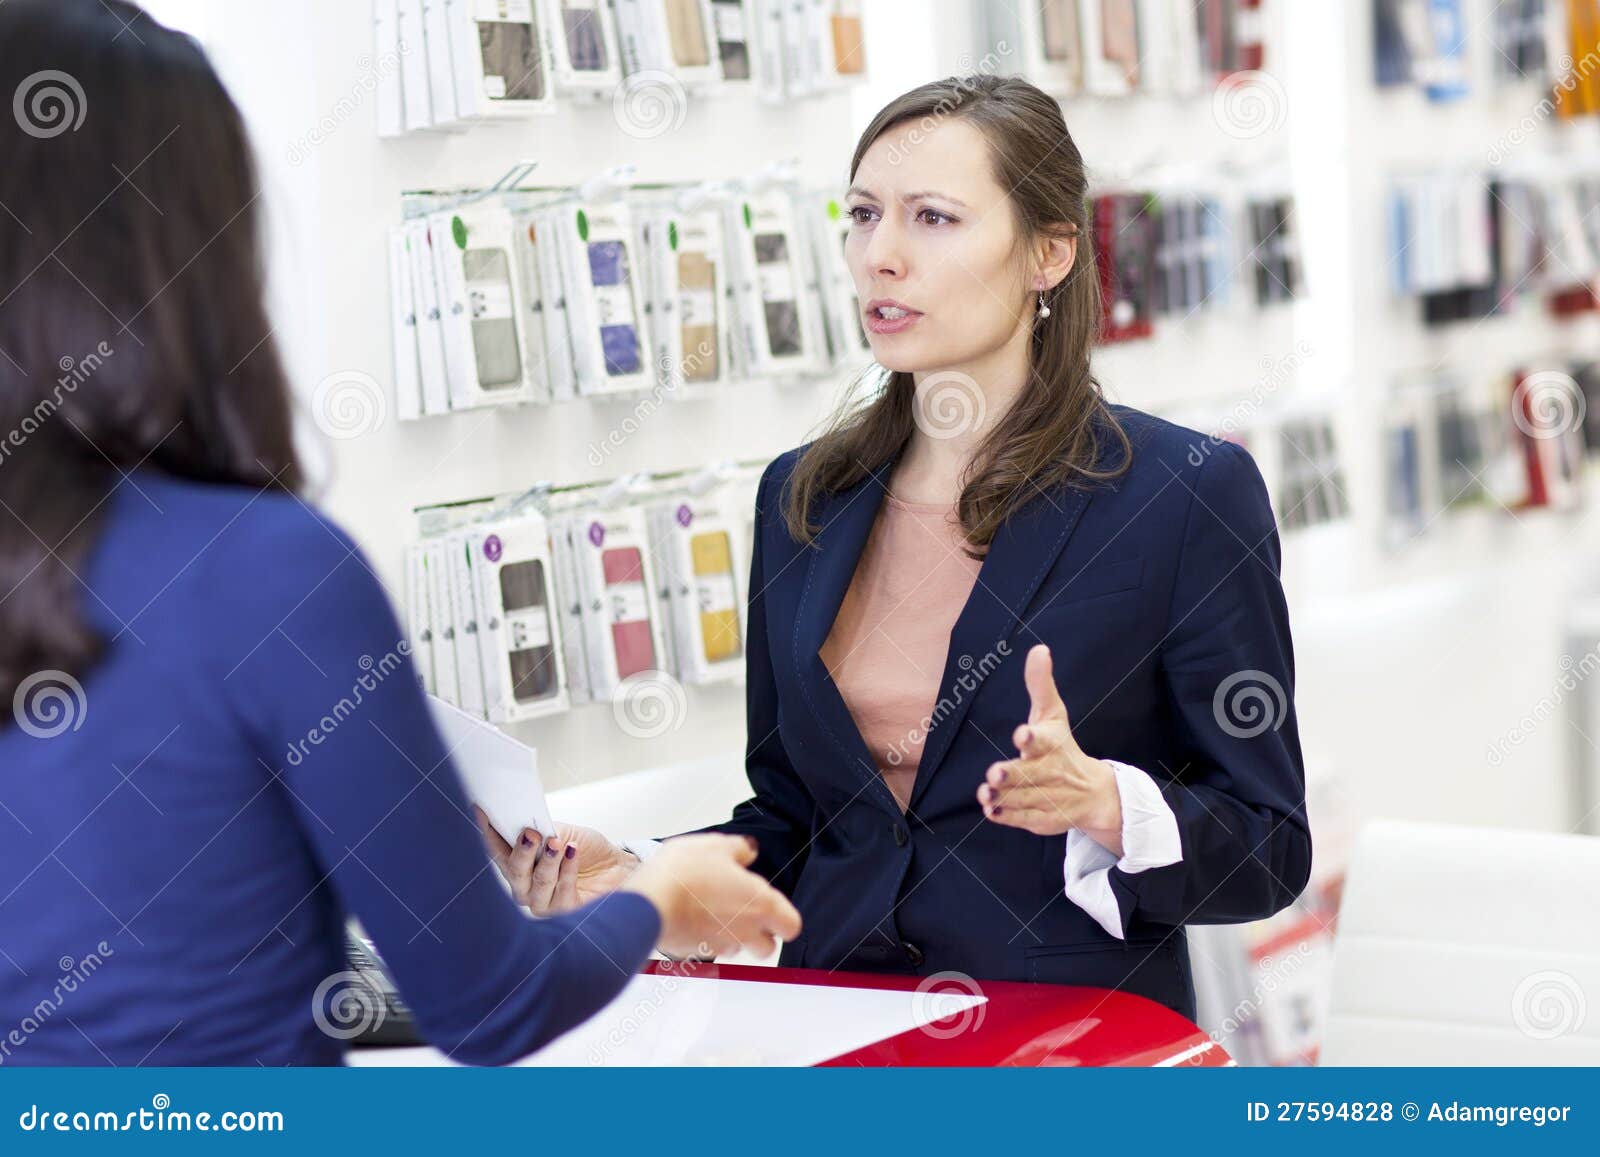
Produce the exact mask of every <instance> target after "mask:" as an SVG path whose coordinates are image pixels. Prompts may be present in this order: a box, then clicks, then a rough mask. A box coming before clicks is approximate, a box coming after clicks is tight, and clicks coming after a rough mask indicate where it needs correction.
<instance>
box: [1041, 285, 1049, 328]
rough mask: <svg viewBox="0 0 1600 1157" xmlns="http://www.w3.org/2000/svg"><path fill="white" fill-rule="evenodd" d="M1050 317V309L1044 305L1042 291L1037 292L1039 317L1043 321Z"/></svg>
mask: <svg viewBox="0 0 1600 1157" xmlns="http://www.w3.org/2000/svg"><path fill="white" fill-rule="evenodd" d="M1049 316H1050V307H1049V306H1048V305H1046V304H1045V303H1044V290H1042V289H1041V290H1040V291H1039V317H1040V319H1041V320H1042V319H1044V318H1047V317H1049Z"/></svg>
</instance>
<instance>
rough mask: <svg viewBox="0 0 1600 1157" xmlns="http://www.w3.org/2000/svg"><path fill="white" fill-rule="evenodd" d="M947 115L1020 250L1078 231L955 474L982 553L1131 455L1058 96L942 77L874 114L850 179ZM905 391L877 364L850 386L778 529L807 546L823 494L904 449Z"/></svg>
mask: <svg viewBox="0 0 1600 1157" xmlns="http://www.w3.org/2000/svg"><path fill="white" fill-rule="evenodd" d="M953 116H955V117H965V118H967V119H968V120H969V121H970V122H971V123H972V124H973V125H974V126H975V127H976V128H977V129H979V130H980V131H981V132H982V133H983V135H984V137H985V139H986V140H987V141H988V144H989V157H990V162H991V163H992V165H993V166H994V175H995V179H996V180H997V181H999V183H1000V184H1001V186H1002V187H1004V188H1006V189H1009V190H1010V201H1011V205H1012V209H1013V212H1014V214H1015V218H1016V224H1017V229H1018V233H1019V236H1020V242H1019V244H1020V245H1022V246H1026V245H1028V244H1031V243H1033V242H1034V241H1036V240H1038V239H1039V238H1041V237H1045V236H1050V235H1068V234H1072V233H1076V235H1077V254H1076V257H1075V258H1074V261H1073V266H1072V270H1071V272H1070V273H1069V274H1068V275H1067V276H1066V277H1065V278H1063V279H1062V281H1061V282H1060V284H1058V285H1057V286H1055V287H1054V288H1053V289H1050V290H1047V291H1046V292H1045V302H1046V304H1047V305H1048V306H1049V307H1050V316H1049V318H1048V319H1045V320H1043V321H1040V322H1039V323H1038V324H1037V325H1035V326H1034V330H1033V337H1032V340H1031V342H1030V345H1029V359H1028V361H1029V382H1028V385H1027V387H1026V388H1025V389H1024V390H1023V391H1022V392H1021V394H1019V395H1018V397H1017V399H1016V401H1015V402H1014V403H1013V404H1012V406H1011V407H1010V408H1009V409H1008V410H1007V412H1006V413H1005V415H1004V416H1003V417H1002V418H1001V419H1000V421H999V422H998V423H996V425H995V427H994V428H993V429H992V430H990V431H989V433H988V434H987V435H985V436H984V438H983V441H982V442H981V443H980V444H979V446H978V449H977V451H976V453H975V454H974V455H973V458H972V461H971V463H970V465H969V467H968V469H967V472H966V476H965V478H964V479H963V484H962V491H961V498H960V501H959V503H958V506H957V515H958V517H959V519H960V522H961V527H962V530H963V532H964V534H965V536H966V539H967V542H968V544H969V546H970V547H972V548H985V547H987V546H988V544H989V543H990V542H991V541H992V540H993V538H994V535H995V532H996V530H998V529H999V527H1000V526H1001V525H1002V524H1003V523H1004V522H1005V520H1006V519H1007V518H1008V517H1010V515H1011V514H1012V513H1013V512H1014V511H1015V510H1016V508H1017V507H1018V506H1020V505H1021V504H1022V503H1023V502H1024V501H1026V500H1027V499H1028V498H1029V497H1030V496H1031V495H1033V494H1035V493H1037V492H1038V491H1039V490H1049V489H1050V488H1051V487H1052V486H1054V485H1058V484H1061V485H1066V486H1084V485H1090V484H1094V483H1096V482H1103V481H1107V480H1110V479H1113V478H1116V477H1119V476H1120V475H1121V474H1123V473H1124V472H1125V471H1126V470H1127V469H1128V465H1129V462H1130V461H1131V458H1132V450H1133V448H1132V445H1131V443H1130V442H1129V440H1128V436H1127V433H1126V432H1125V431H1124V430H1123V429H1122V427H1121V426H1120V425H1119V424H1118V422H1117V420H1116V418H1115V417H1114V416H1113V415H1112V413H1111V411H1110V409H1109V408H1108V407H1107V405H1106V402H1105V398H1104V396H1103V395H1102V394H1101V391H1100V383H1099V382H1098V381H1096V380H1095V377H1094V375H1093V374H1092V373H1091V372H1090V369H1089V351H1090V348H1091V347H1092V345H1093V344H1094V340H1095V337H1096V335H1097V334H1098V332H1099V328H1100V282H1099V278H1098V274H1097V272H1096V269H1095V254H1094V247H1093V245H1092V243H1091V241H1090V236H1089V221H1088V206H1087V201H1086V191H1087V183H1088V179H1087V176H1086V174H1085V172H1084V165H1083V157H1082V156H1081V155H1080V154H1079V152H1078V146H1077V145H1076V144H1074V143H1073V140H1072V136H1071V134H1070V133H1068V132H1067V125H1066V122H1065V120H1063V119H1062V116H1061V108H1060V106H1059V105H1058V104H1057V103H1056V101H1055V100H1054V98H1052V97H1050V96H1048V95H1046V94H1045V93H1044V92H1041V91H1040V90H1039V89H1038V88H1036V87H1035V86H1033V85H1031V84H1029V83H1028V82H1027V81H1025V80H1020V79H1017V78H1015V77H996V76H987V75H976V76H952V77H947V78H945V79H944V80H936V81H933V82H931V83H929V84H925V85H922V86H921V87H920V88H914V89H912V90H911V91H910V92H908V93H906V94H905V95H903V96H901V97H899V98H897V99H896V100H893V101H891V102H890V103H889V104H887V105H886V106H884V108H883V109H882V111H880V112H879V113H878V115H877V116H876V117H874V118H873V120H872V123H871V124H869V125H868V126H867V128H866V131H864V132H863V133H862V134H861V140H860V142H859V143H858V144H857V145H856V151H855V155H854V157H852V158H851V161H850V179H851V180H852V181H853V180H854V179H855V175H856V170H857V169H858V168H859V167H860V165H861V158H862V157H863V156H865V154H866V152H867V150H868V149H869V148H870V147H871V146H872V144H873V142H874V141H876V140H877V139H878V138H879V137H880V136H882V135H883V134H884V133H885V132H887V131H888V130H889V129H891V128H894V127H895V126H897V125H900V124H903V123H905V122H907V121H922V122H923V123H925V124H932V123H936V122H937V121H938V120H940V119H943V118H945V117H953ZM1019 252H1020V249H1019ZM863 392H866V393H867V394H868V396H867V397H866V399H865V401H862V400H861V395H862V393H863ZM915 393H916V387H915V381H914V379H913V377H912V375H911V374H910V373H907V372H904V371H892V372H891V371H884V370H883V369H882V368H881V367H877V368H875V369H874V370H869V371H868V372H867V373H866V374H864V375H862V377H861V378H859V379H858V380H857V382H856V383H855V389H854V390H852V392H851V394H850V395H849V396H847V398H846V399H845V401H844V403H843V404H842V405H841V406H840V407H839V408H838V410H837V411H836V412H835V413H834V415H833V417H832V419H831V420H830V421H829V423H828V425H827V428H826V429H825V431H824V432H823V433H822V434H821V435H820V436H819V437H818V438H817V439H816V440H815V441H814V442H812V443H811V445H810V446H808V447H807V448H806V450H805V452H804V453H803V454H802V455H801V456H800V460H799V462H797V463H796V465H795V468H794V471H793V473H792V474H791V475H790V478H789V484H788V487H787V488H786V491H785V500H784V507H783V510H784V521H785V523H786V524H787V526H788V530H789V534H790V535H791V536H792V537H793V538H794V539H795V540H796V541H798V542H802V543H807V544H809V543H811V542H812V540H813V539H814V538H815V537H816V535H817V534H818V533H819V531H820V529H821V528H820V527H816V526H813V525H812V524H811V521H810V517H809V515H810V511H811V509H812V504H813V502H814V501H815V500H816V499H817V497H818V496H819V495H820V494H822V493H824V492H832V491H837V490H843V489H847V488H849V487H850V486H853V485H855V484H856V483H857V482H859V481H861V480H862V479H863V478H865V477H867V475H868V474H869V473H873V472H876V471H877V470H878V469H879V468H880V467H881V466H883V465H884V464H885V463H887V462H888V461H890V460H891V459H892V458H894V457H895V455H897V454H898V453H899V452H900V450H901V449H902V448H903V447H904V446H905V444H906V442H907V441H908V440H909V439H910V437H911V435H912V432H913V430H914V428H915V421H914V415H915V409H914V407H915V404H916V402H915ZM1102 436H1109V437H1110V438H1112V439H1114V440H1117V441H1120V443H1121V445H1122V448H1123V453H1122V455H1121V461H1120V462H1119V463H1118V465H1117V466H1116V467H1115V468H1114V469H1109V470H1096V464H1097V461H1098V457H1099V454H1100V453H1101V446H1102V442H1101V438H1102ZM978 553H979V550H974V551H973V554H974V555H975V556H976V555H977V554H978Z"/></svg>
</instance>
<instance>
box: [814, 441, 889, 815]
mask: <svg viewBox="0 0 1600 1157" xmlns="http://www.w3.org/2000/svg"><path fill="white" fill-rule="evenodd" d="M898 458H899V455H898V454H897V455H896V456H895V457H894V458H891V459H890V460H889V461H888V462H886V463H884V464H883V465H882V466H880V467H878V469H877V470H876V471H874V472H873V473H872V474H870V475H868V477H866V478H864V479H863V480H862V481H860V482H858V483H856V484H855V485H854V486H852V487H850V488H849V489H848V490H841V491H837V492H835V493H830V494H825V495H823V496H822V497H821V498H820V499H819V500H818V502H817V504H816V509H815V514H814V515H813V517H814V518H815V519H816V522H817V524H818V525H820V526H821V528H822V529H821V531H820V533H819V534H818V535H817V538H816V540H815V542H814V543H813V545H812V547H811V548H808V549H807V551H806V553H807V554H808V555H809V562H808V563H807V568H806V575H805V585H804V586H803V587H802V588H801V592H800V602H799V605H798V608H797V610H796V614H795V624H794V632H795V633H794V661H795V674H796V675H797V676H798V678H799V681H800V689H801V694H802V696H803V697H804V698H805V701H806V705H807V706H808V707H809V708H810V709H811V713H812V715H813V716H815V718H816V721H817V723H818V724H819V725H820V726H821V727H822V729H823V732H824V733H825V734H826V735H827V736H828V737H829V738H830V739H832V740H833V742H834V744H835V746H836V747H837V748H838V749H839V751H840V753H841V755H842V756H843V757H844V761H845V764H846V767H847V769H848V772H849V774H850V775H851V777H852V778H853V779H859V780H861V781H863V782H864V783H865V785H866V790H867V791H868V792H869V793H870V794H871V795H872V796H873V797H874V798H876V799H877V800H878V801H879V802H880V803H882V804H884V805H885V806H887V807H888V808H889V809H890V810H891V811H892V812H893V813H894V814H895V815H897V816H898V815H899V814H900V805H899V803H898V802H897V801H896V800H895V798H894V793H893V792H891V791H890V790H889V785H888V784H886V783H884V782H883V776H882V775H881V774H879V772H878V765H877V763H876V761H875V760H874V759H873V758H872V752H871V749H870V748H868V747H867V742H866V740H865V739H863V738H862V737H861V732H860V730H859V729H858V728H857V727H856V723H855V719H854V718H853V717H852V716H851V714H850V709H849V707H847V706H846V705H845V701H844V697H843V696H842V695H840V694H839V688H838V686H837V685H836V684H835V683H834V681H833V676H832V675H830V674H829V673H828V668H827V664H825V663H824V662H823V661H822V655H821V650H822V645H823V643H825V642H826V641H827V638H828V632H829V631H830V630H831V629H832V628H833V622H834V619H836V618H837V617H838V614H839V607H840V605H841V604H842V603H843V602H844V596H845V592H846V591H847V590H848V589H849V587H850V580H851V578H852V577H853V576H854V575H855V572H856V564H857V563H858V562H859V561H860V558H861V552H862V550H863V548H864V547H865V546H866V542H867V536H868V535H869V534H870V533H871V532H872V525H873V523H874V522H875V521H876V520H877V517H878V508H879V506H880V505H881V504H882V502H883V496H884V494H885V492H886V491H887V490H888V479H889V475H890V473H891V472H892V471H893V469H894V465H895V462H896V461H898Z"/></svg>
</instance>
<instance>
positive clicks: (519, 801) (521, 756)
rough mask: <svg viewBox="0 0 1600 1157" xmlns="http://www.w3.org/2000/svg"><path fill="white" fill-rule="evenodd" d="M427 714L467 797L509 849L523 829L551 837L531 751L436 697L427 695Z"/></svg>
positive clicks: (552, 828) (536, 756)
mask: <svg viewBox="0 0 1600 1157" xmlns="http://www.w3.org/2000/svg"><path fill="white" fill-rule="evenodd" d="M428 709H429V710H430V711H431V712H432V714H433V722H434V725H435V726H437V727H438V728H439V733H440V734H441V735H442V736H443V737H444V746H445V750H446V751H448V752H450V758H451V760H452V761H453V762H454V763H455V766H456V770H457V771H458V772H460V773H461V781H462V783H463V784H465V785H466V789H467V798H468V799H470V800H471V801H472V802H473V803H475V804H477V805H478V806H479V807H481V808H482V809H483V810H484V812H485V813H486V814H487V815H488V817H489V822H490V823H492V824H493V825H494V829H495V831H497V832H499V833H500V835H501V836H502V837H503V838H504V839H505V841H506V842H507V843H508V844H512V845H515V844H516V842H517V838H518V837H519V836H520V835H521V834H522V829H523V828H525V827H529V828H534V829H535V830H537V831H539V832H542V833H543V834H544V835H546V836H549V835H552V834H554V832H555V824H554V823H553V822H552V820H551V818H550V809H549V807H548V806H547V805H546V803H545V798H544V784H543V783H542V782H541V781H540V779H539V753H538V752H537V751H535V750H534V749H533V748H531V747H529V746H528V745H527V744H525V743H519V742H517V741H516V740H515V739H513V738H511V736H509V735H507V734H506V733H505V732H503V731H501V730H500V729H499V728H498V727H496V726H495V725H494V724H492V723H487V722H485V721H484V720H482V719H478V718H475V717H474V716H471V715H468V714H467V713H466V712H465V711H463V710H461V709H460V708H459V707H456V706H455V705H454V704H451V703H446V702H445V701H444V700H443V699H440V698H439V697H438V696H437V695H429V696H428Z"/></svg>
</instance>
